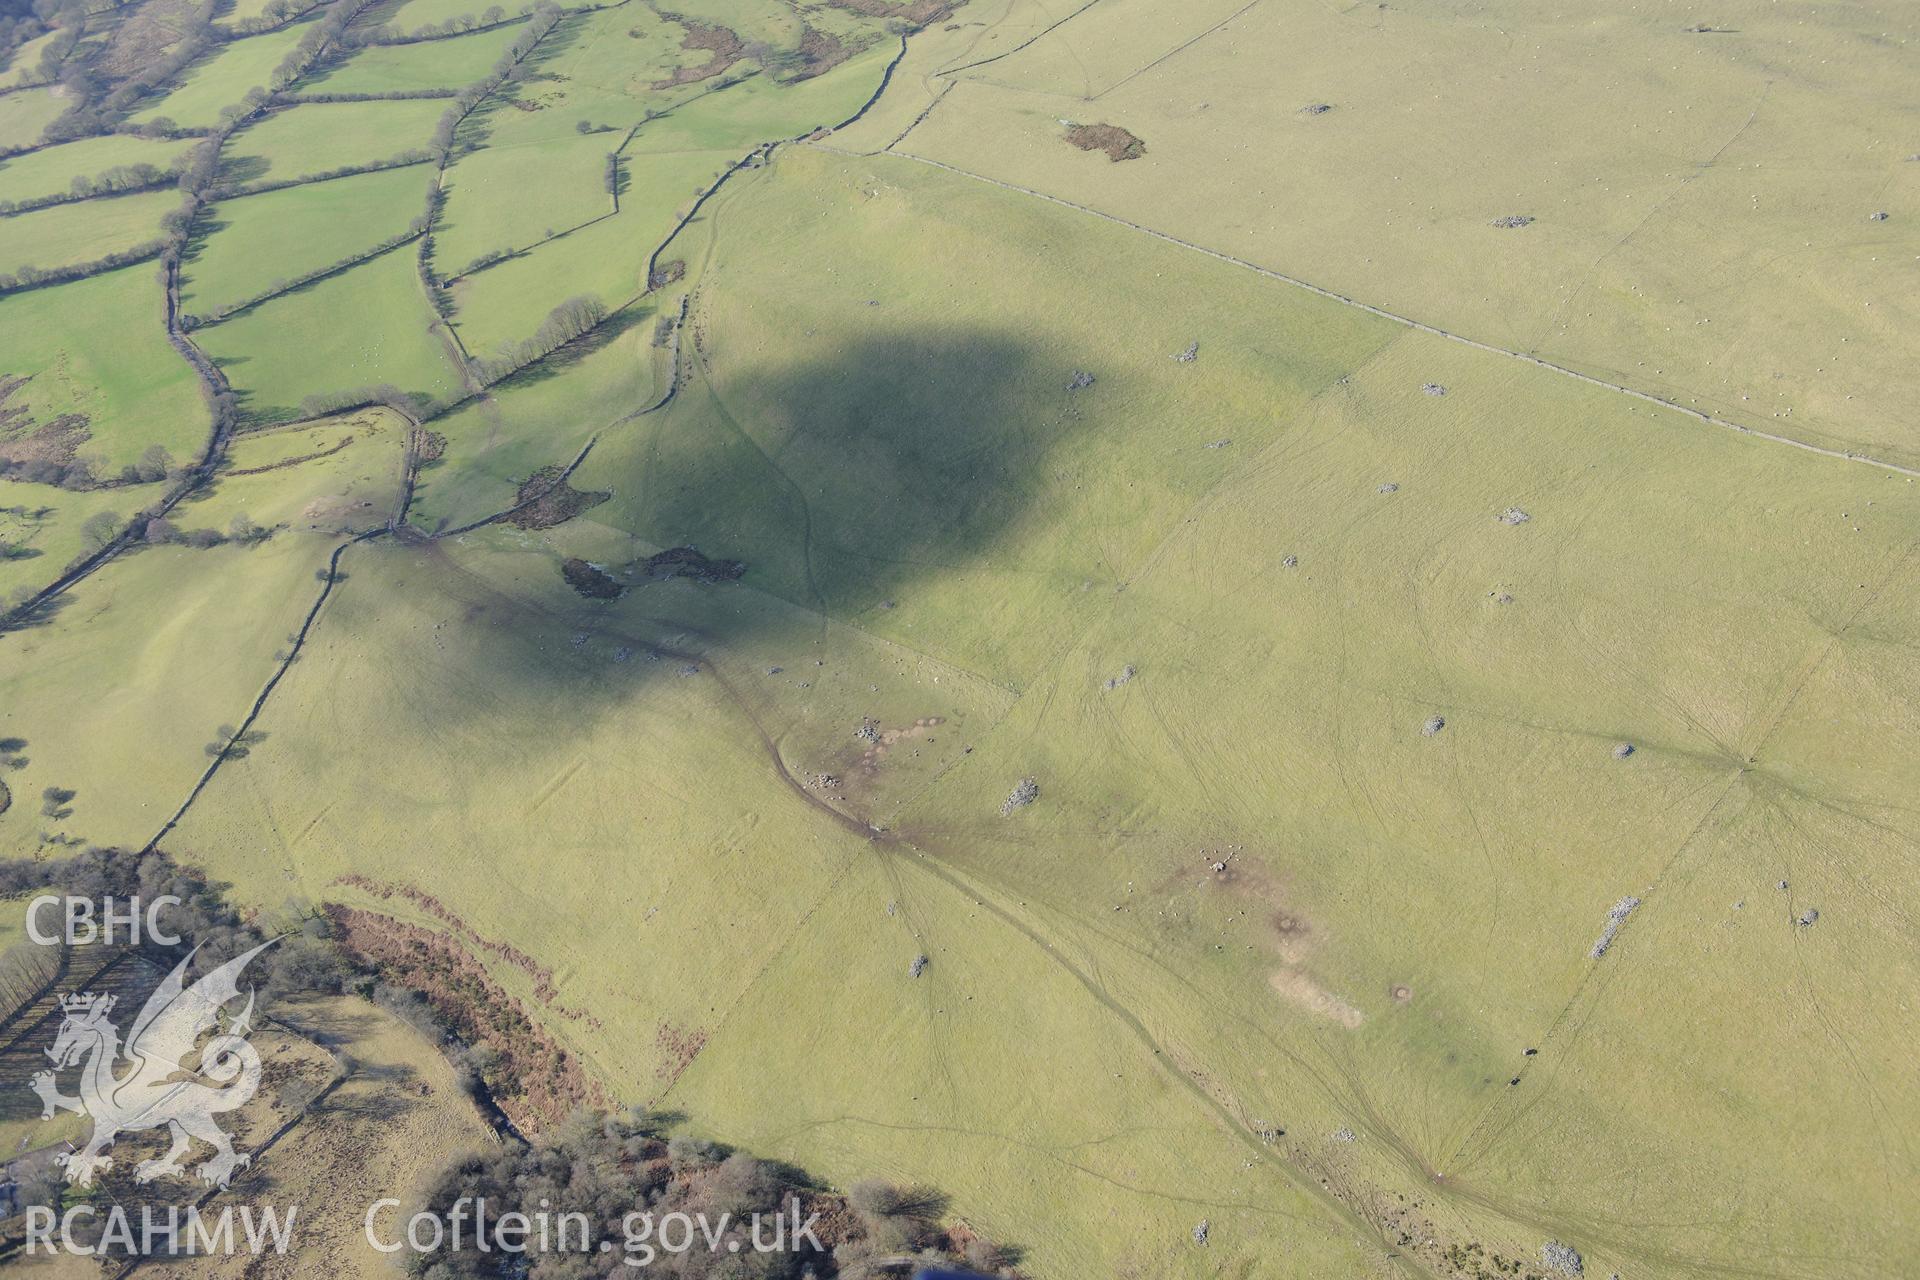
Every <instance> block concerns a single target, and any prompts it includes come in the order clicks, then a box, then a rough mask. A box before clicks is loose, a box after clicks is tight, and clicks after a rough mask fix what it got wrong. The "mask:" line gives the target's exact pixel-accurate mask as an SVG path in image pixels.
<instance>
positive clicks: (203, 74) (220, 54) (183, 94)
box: [131, 22, 307, 128]
mask: <svg viewBox="0 0 1920 1280" xmlns="http://www.w3.org/2000/svg"><path fill="white" fill-rule="evenodd" d="M306 29H307V24H306V23H305V22H297V23H294V24H293V25H292V26H289V27H282V28H280V29H278V30H275V31H267V32H262V33H261V34H259V35H254V36H243V37H240V38H239V39H236V40H231V41H228V42H227V43H226V44H225V45H223V46H222V47H221V48H220V49H219V50H218V51H217V52H215V53H214V55H213V56H212V57H210V58H207V59H205V60H203V61H201V62H199V63H197V64H195V65H194V66H193V67H192V68H191V69H189V70H188V71H187V72H186V74H185V75H184V76H183V77H182V79H181V82H180V85H179V86H178V87H177V88H175V89H174V90H173V91H172V92H171V93H169V94H167V95H166V96H165V97H162V98H160V99H158V100H155V101H153V102H150V103H149V104H148V105H147V106H146V107H144V108H142V109H141V110H139V111H137V112H135V113H134V114H133V116H132V117H131V119H132V120H133V121H134V123H136V124H139V123H143V122H145V121H149V120H161V119H166V120H171V121H173V122H174V123H175V124H178V125H185V126H188V127H190V128H209V127H211V126H213V125H216V124H218V123H219V122H220V112H221V110H222V109H223V108H225V107H229V106H232V105H233V104H234V103H237V102H239V101H240V100H241V99H242V98H244V97H246V96H247V92H248V91H249V90H251V89H256V88H264V87H265V86H266V83H267V77H268V76H270V75H271V74H273V69H274V68H275V67H277V66H279V65H280V62H281V60H282V59H284V58H285V57H286V56H287V55H288V54H289V53H291V52H293V47H294V46H295V45H297V44H299V43H300V37H301V36H303V35H305V34H306Z"/></svg>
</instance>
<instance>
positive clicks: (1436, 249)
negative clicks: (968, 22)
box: [863, 0, 1920, 464]
mask: <svg viewBox="0 0 1920 1280" xmlns="http://www.w3.org/2000/svg"><path fill="white" fill-rule="evenodd" d="M1163 9H1164V6H1161V5H1157V4H1154V3H1152V0H1126V2H1122V3H1106V4H1102V5H1100V6H1099V7H1097V8H1095V9H1091V10H1089V11H1088V12H1086V13H1085V14H1082V15H1080V16H1077V17H1075V18H1074V19H1073V20H1072V21H1071V22H1070V23H1068V24H1066V25H1065V26H1062V27H1060V28H1059V29H1058V30H1056V31H1055V32H1054V33H1053V34H1052V35H1048V36H1045V37H1043V38H1041V39H1039V40H1038V41H1036V42H1035V43H1034V44H1032V45H1031V46H1030V47H1029V48H1027V49H1025V50H1023V51H1021V52H1018V53H1012V54H1010V55H1009V56H1006V57H1003V58H1001V59H1000V60H998V61H994V62H991V63H989V64H987V65H984V66H979V67H975V68H972V69H967V70H955V71H954V72H953V76H952V80H951V82H952V83H953V84H954V87H953V90H952V92H951V93H949V94H947V95H946V96H945V97H944V98H943V99H942V101H941V104H940V106H939V107H938V108H937V109H935V110H934V111H933V112H932V114H931V115H930V116H928V118H927V119H926V120H925V122H924V123H922V124H921V125H920V126H919V127H917V128H916V129H915V130H914V131H913V133H912V134H911V135H910V136H909V137H908V138H907V139H905V140H904V141H903V142H901V143H900V144H899V149H900V150H903V151H907V152H911V153H913V154H918V155H924V156H927V157H930V158H933V159H936V160H941V161H945V162H947V163H950V164H953V165H956V166H958V167H960V168H963V169H966V170H969V171H972V172H977V173H980V174H983V175H986V176H989V177H992V178H996V179H1001V180H1004V181H1008V182H1012V183H1016V184H1018V185H1021V186H1026V187H1030V188H1034V189H1038V190H1042V191H1045V192H1047V193H1049V194H1052V195H1057V196H1061V197H1063V198H1066V199H1069V200H1074V201H1077V202H1080V203H1083V204H1088V205H1091V206H1093V207H1095V208H1097V209H1100V210H1102V211H1104V212H1107V213H1111V214H1114V215H1117V216H1120V217H1124V218H1127V219H1130V220H1132V221H1135V222H1139V223H1143V224H1145V225H1148V226H1152V227H1155V228H1157V229H1160V230H1166V231H1169V232H1172V233H1173V234H1177V235H1181V236H1183V237H1184V238H1186V239H1190V240H1195V241H1198V242H1201V243H1204V244H1205V245H1207V246H1208V247H1209V248H1213V249H1218V250H1221V251H1224V252H1227V253H1232V254H1236V255H1239V256H1241V257H1245V258H1248V259H1250V260H1252V261H1254V262H1257V263H1259V264H1260V265H1262V266H1266V267H1270V268H1273V269H1275V270H1279V271H1285V272H1289V273H1291V274H1294V275H1298V276H1302V277H1305V278H1307V279H1309V280H1311V281H1312V282H1313V283H1315V284H1318V285H1322V286H1324V287H1326V288H1329V289H1332V290H1334V291H1336V292H1339V293H1342V294H1345V295H1348V296H1351V297H1355V298H1360V299H1364V300H1365V301H1367V302H1370V303H1372V304H1374V305H1377V306H1381V307H1385V308H1387V309H1389V310H1392V311H1396V312H1399V313H1401V314H1404V315H1408V316H1411V317H1414V318H1416V319H1420V320H1424V321H1426V322H1428V323H1431V324H1434V325H1437V326H1439V327H1441V328H1446V329H1450V330H1453V331H1456V332H1459V333H1463V334H1465V335H1467V336H1470V337H1474V338H1477V339H1480V340H1482V341H1485V342H1488V343H1491V344H1493V345H1496V346H1500V347H1505V348H1510V349H1514V350H1522V351H1528V352H1535V353H1538V354H1539V355H1541V356H1543V357H1546V358H1548V359H1551V360H1554V361H1557V362H1560V363H1565V364H1570V365H1574V366H1576V367H1578V368H1580V369H1582V370H1584V371H1588V372H1591V373H1593V374H1595V375H1596V376H1599V377H1602V378H1604V379H1606V380H1608V381H1612V382H1618V383H1623V384H1626V385H1630V386H1634V387H1636V388H1640V389H1644V390H1647V391H1651V392H1654V393H1656V394H1660V395H1662V396H1666V397H1668V398H1671V399H1675V400H1678V401H1679V402H1681V403H1683V404H1685V405H1687V406H1689V407H1697V408H1699V409H1702V410H1705V411H1709V412H1712V413H1715V414H1719V415H1721V416H1723V417H1727V418H1730V419H1733V420H1735V421H1738V422H1741V423H1743V424H1746V425H1750V426H1754V427H1756V428H1758V429H1761V430H1766V431H1771V432H1776V433H1781V434H1786V435H1790V436H1793V437H1795V438H1798V439H1804V440H1808V441H1810V442H1813V443H1816V444H1820V445H1824V446H1828V447H1832V448H1836V449H1840V450H1843V451H1844V450H1846V449H1849V448H1853V449H1859V450H1863V451H1866V452H1871V453H1880V454H1885V455H1887V456H1889V457H1890V458H1892V459H1893V460H1896V461H1905V462H1907V463H1909V464H1911V463H1914V462H1915V461H1920V441H1917V440H1916V439H1915V437H1914V434H1913V432H1912V431H1911V429H1910V428H1909V427H1908V426H1907V425H1905V423H1904V422H1903V414H1902V410H1901V406H1903V405H1905V404H1909V403H1911V402H1912V400H1913V399H1914V396H1915V394H1916V393H1917V392H1920V382H1916V380H1915V379H1916V378H1920V373H1916V370H1915V365H1914V362H1913V361H1911V360H1910V359H1907V357H1906V353H1905V350H1904V342H1903V335H1905V334H1908V333H1910V332H1911V331H1912V328H1913V325H1914V324H1915V323H1916V322H1917V321H1920V311H1916V309H1915V305H1914V303H1913V299H1914V298H1915V297H1916V296H1920V290H1916V289H1914V288H1913V287H1912V285H1913V283H1914V272H1915V270H1916V264H1917V263H1920V238H1917V237H1920V232H1917V231H1916V230H1915V228H1916V227H1917V226H1920V167H1916V166H1915V165H1914V164H1912V163H1910V162H1909V160H1908V157H1909V156H1910V155H1912V154H1913V152H1914V147H1913V145H1912V143H1911V135H1912V127H1911V126H1912V121H1913V119H1914V118H1915V116H1914V112H1915V111H1916V109H1920V108H1917V106H1916V102H1915V99H1914V96H1913V94H1912V91H1911V90H1912V84H1913V78H1912V75H1911V73H1910V72H1911V69H1910V67H1908V66H1907V65H1906V63H1905V62H1904V60H1903V59H1904V55H1903V54H1902V53H1900V52H1899V50H1900V49H1901V48H1902V47H1903V43H1911V42H1912V41H1913V40H1914V39H1915V38H1920V27H1917V26H1916V15H1915V14H1914V13H1913V12H1911V11H1905V10H1903V11H1900V12H1899V13H1897V14H1896V13H1893V12H1892V11H1889V12H1888V13H1887V14H1886V15H1885V16H1884V17H1883V18H1879V19H1873V20H1871V22H1872V23H1877V25H1873V27H1872V34H1871V38H1864V37H1862V36H1859V35H1857V34H1856V33H1855V32H1854V30H1853V29H1852V24H1851V22H1849V21H1841V22H1838V23H1835V24H1833V25H1832V26H1822V25H1821V24H1819V23H1809V22H1807V21H1805V20H1804V16H1803V15H1802V14H1801V13H1800V11H1798V10H1794V11H1792V12H1791V13H1789V12H1788V11H1784V10H1781V9H1780V8H1778V7H1776V6H1772V5H1769V4H1759V3H1752V4H1740V5H1736V6H1734V7H1733V9H1732V10H1730V11H1728V12H1727V13H1723V14H1721V15H1718V16H1717V17H1716V18H1715V19H1714V23H1716V24H1718V25H1719V27H1722V28H1724V30H1718V31H1712V32H1708V33H1704V34H1703V33H1699V32H1694V31H1690V30H1688V29H1687V24H1686V23H1684V22H1682V21H1677V20H1675V18H1674V15H1673V13H1672V11H1671V9H1670V8H1669V7H1668V6H1666V5H1664V4H1656V3H1645V2H1639V0H1636V2H1635V3H1629V4H1621V5H1610V6H1608V7H1607V10H1606V11H1605V13H1604V14H1599V15H1596V14H1595V13H1594V12H1593V10H1592V8H1591V6H1587V5H1580V4H1574V3H1571V2H1557V3H1554V4H1550V5H1539V4H1532V3H1528V4H1520V3H1511V2H1506V0H1501V2H1499V3H1494V4H1491V5H1486V6H1480V7H1479V8H1478V9H1477V10H1476V13H1475V15H1474V17H1473V18H1472V19H1471V20H1463V19H1461V18H1460V17H1459V16H1457V15H1456V14H1454V13H1453V12H1452V11H1451V10H1441V9H1434V10H1431V11H1429V10H1425V9H1421V8H1418V7H1415V8H1411V9H1393V10H1389V11H1385V12H1379V13H1370V14H1368V15H1367V18H1366V20H1365V21H1361V20H1358V19H1357V18H1356V16H1354V15H1350V14H1346V13H1341V12H1338V11H1336V10H1334V9H1317V8H1316V9H1309V10H1303V11H1300V12H1297V13H1289V14H1288V15H1287V16H1286V17H1285V18H1284V20H1283V18H1282V16H1281V14H1280V13H1279V11H1276V10H1272V9H1269V8H1266V7H1264V6H1261V7H1255V8H1252V9H1246V10H1241V11H1240V12H1238V14H1237V16H1235V11H1236V10H1239V9H1240V7H1239V6H1237V5H1234V4H1232V3H1230V2H1229V0H1209V3H1206V4H1200V5H1194V6H1190V7H1183V8H1182V9H1181V10H1180V12H1179V13H1178V14H1175V15H1172V16H1171V18H1170V20H1169V21H1161V20H1160V19H1161V17H1162V10H1163ZM1863 21H1868V20H1865V19H1863ZM1210 23H1223V25H1218V26H1214V27H1212V29H1211V30H1210V31H1209V30H1208V28H1209V25H1210ZM1195 37H1198V38H1197V39H1196V38H1195ZM1510 42H1511V43H1510ZM969 60H970V59H966V58H960V59H956V60H955V61H954V62H951V63H949V64H947V65H948V66H951V67H956V68H958V67H960V66H962V65H963V64H964V62H966V61H969ZM1509 60H1511V61H1510V64H1509ZM1493 65H1510V67H1511V74H1502V75H1492V74H1486V75H1481V74H1465V75H1463V74H1460V70H1459V69H1460V68H1462V67H1487V66H1493ZM1199 83H1204V84H1205V85H1206V91H1205V92H1204V93H1203V94H1202V93H1199V92H1198V91H1190V88H1191V86H1193V85H1196V84H1199ZM1841 85H1844V86H1845V89H1844V91H1836V89H1837V87H1838V86H1841ZM1276 89H1277V93H1276ZM922 100H923V101H924V99H922ZM1315 104H1322V105H1326V106H1328V107H1330V108H1331V110H1329V111H1327V112H1325V113H1323V114H1319V115H1315V114H1312V113H1310V112H1308V111H1306V110H1305V108H1307V107H1310V106H1312V105H1315ZM909 119H910V117H909ZM1599 119H1605V120H1607V121H1608V124H1607V127H1605V128H1596V127H1594V121H1596V120H1599ZM1062 120H1074V121H1079V122H1083V123H1112V124H1116V125H1120V126H1123V127H1125V128H1128V129H1130V130H1131V131H1132V132H1133V133H1135V134H1136V135H1138V136H1139V137H1141V138H1143V139H1144V140H1145V142H1146V144H1147V152H1146V155H1145V156H1143V157H1142V158H1140V159H1138V160H1134V161H1129V162H1125V163H1120V164H1115V163H1112V162H1111V161H1109V160H1108V159H1107V158H1106V157H1105V156H1104V155H1100V154H1097V153H1096V154H1089V153H1082V152H1077V151H1075V150H1073V149H1072V148H1071V147H1069V146H1068V145H1067V143H1066V142H1065V141H1064V139H1063V133H1064V129H1063V128H1062V125H1061V121H1062ZM905 123H906V122H905V121H903V122H902V125H903V126H904V124H905ZM863 141H865V142H867V143H868V144H869V145H870V146H881V145H885V143H886V141H887V139H886V138H882V137H879V136H878V135H877V131H876V132H873V133H868V134H866V135H864V137H863ZM1541 156H1546V157H1551V161H1550V162H1547V163H1534V162H1533V160H1534V158H1536V157H1541ZM1523 158H1524V159H1523ZM1876 213H1886V214H1888V215H1889V216H1888V218H1887V220H1886V221H1884V222H1878V221H1873V220H1872V218H1873V215H1874V214H1876ZM1510 215H1520V216H1527V217H1533V218H1535V219H1536V221H1535V222H1534V223H1533V224H1532V225H1529V226H1525V227H1522V228H1519V229H1517V230H1505V229H1501V228H1498V227H1495V226H1493V225H1492V224H1493V222H1494V221H1495V220H1497V219H1500V218H1504V217H1507V216H1510ZM1843 338H1844V339H1846V341H1845V342H1842V341H1841V339H1843Z"/></svg>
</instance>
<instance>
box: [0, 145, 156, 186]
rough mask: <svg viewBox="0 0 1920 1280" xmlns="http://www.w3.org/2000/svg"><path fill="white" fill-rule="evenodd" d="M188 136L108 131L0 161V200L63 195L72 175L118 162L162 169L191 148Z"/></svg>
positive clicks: (85, 175) (104, 168)
mask: <svg viewBox="0 0 1920 1280" xmlns="http://www.w3.org/2000/svg"><path fill="white" fill-rule="evenodd" d="M192 146H193V143H192V140H191V139H180V140H178V141H169V140H167V139H149V138H135V137H129V136H126V135H124V134H111V135H108V136H107V137H104V138H82V139H80V140H79V141H78V142H69V143H67V144H65V145H64V146H58V147H49V148H47V149H46V150H44V151H34V152H30V153H28V154H27V155H23V156H15V157H14V158H13V159H11V160H0V200H32V199H36V198H39V197H41V196H50V195H64V194H66V193H67V192H68V191H71V190H72V188H73V180H74V179H75V178H92V177H97V176H98V175H100V174H102V173H105V172H106V171H107V170H108V169H112V168H115V167H117V166H120V165H134V164H150V165H153V166H154V167H156V168H159V169H165V168H167V167H169V166H170V165H173V164H175V163H176V162H178V161H179V160H181V159H183V158H184V157H185V155H186V153H187V152H188V151H189V150H191V149H192Z"/></svg>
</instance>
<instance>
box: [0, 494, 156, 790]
mask: <svg viewBox="0 0 1920 1280" xmlns="http://www.w3.org/2000/svg"><path fill="white" fill-rule="evenodd" d="M163 488H164V486H161V485H158V484H142V485H128V486H126V487H124V488H113V489H88V490H80V491H75V490H72V489H60V488H56V487H54V486H53V485H45V484H30V483H28V482H27V481H25V480H0V543H5V544H6V545H7V546H8V547H11V548H15V549H16V550H15V551H14V552H13V553H11V554H8V555H4V556H0V600H5V599H7V598H8V597H9V596H12V595H14V594H15V593H17V592H33V591H39V590H41V589H42V588H44V587H46V586H47V585H49V584H50V583H52V582H53V581H54V580H55V579H56V578H58V577H59V576H60V575H61V574H62V573H65V572H66V569H67V566H68V565H69V564H71V563H72V562H73V561H74V560H77V559H78V558H80V557H81V556H82V555H85V554H87V553H89V552H91V551H92V550H94V548H93V547H92V546H90V545H89V544H88V542H87V537H86V534H85V532H84V529H85V526H86V523H87V520H88V519H89V518H91V517H92V516H94V515H96V514H98V513H100V512H103V511H104V512H106V513H107V514H109V515H111V516H113V517H114V522H115V531H116V532H118V530H119V529H120V528H122V527H124V525H125V523H126V521H128V520H131V519H132V518H133V513H134V512H136V511H138V510H139V509H140V508H141V506H142V505H143V504H145V503H149V502H155V501H158V500H159V498H160V496H161V494H162V492H163ZM4 736H6V735H5V733H4V731H0V737H4ZM16 798H17V797H16Z"/></svg>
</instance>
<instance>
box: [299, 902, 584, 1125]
mask: <svg viewBox="0 0 1920 1280" xmlns="http://www.w3.org/2000/svg"><path fill="white" fill-rule="evenodd" d="M327 917H328V918H329V919H330V920H331V921H332V922H333V924H334V927H335V928H336V929H337V930H338V933H337V935H336V936H337V937H338V939H339V942H340V945H341V946H342V947H343V948H344V949H345V950H346V951H347V952H348V954H350V955H352V956H354V957H355V958H356V959H358V960H360V961H361V962H362V963H365V964H367V965H370V966H371V967H372V968H373V969H374V970H375V971H376V972H377V973H379V975H380V976H381V978H382V979H384V980H385V981H387V982H389V983H392V984H393V985H395V986H399V987H405V988H406V989H408V990H410V991H416V992H418V993H419V994H420V996H421V998H422V999H424V1000H425V1001H426V1002H427V1003H428V1004H429V1005H431V1006H432V1007H433V1009H434V1012H436V1013H438V1014H439V1015H440V1017H441V1018H442V1019H444V1020H445V1021H446V1023H447V1025H448V1026H449V1027H450V1028H451V1029H452V1030H453V1032H454V1034H455V1035H457V1036H459V1037H460V1039H461V1040H462V1041H464V1042H465V1043H467V1044H470V1045H475V1046H485V1047H486V1048H488V1049H491V1050H492V1051H493V1052H494V1054H496V1055H497V1058H496V1063H495V1065H494V1067H493V1068H492V1069H491V1070H490V1071H489V1072H488V1079H487V1084H488V1086H489V1088H490V1089H491V1090H492V1092H493V1095H494V1099H495V1101H497V1102H498V1103H499V1104H500V1109H501V1110H502V1111H504V1112H506V1113H507V1116H508V1118H509V1119H511V1120H512V1121H513V1122H514V1124H515V1125H516V1126H518V1127H519V1128H520V1130H521V1131H522V1132H524V1133H534V1132H538V1131H539V1130H541V1129H544V1128H546V1127H548V1126H551V1125H554V1124H557V1123H559V1122H560V1121H561V1120H564V1119H565V1118H566V1117H567V1116H568V1115H570V1114H571V1113H572V1112H573V1111H574V1110H575V1109H576V1108H578V1107H581V1106H593V1105H604V1104H605V1102H606V1097H605V1094H604V1092H603V1091H602V1090H601V1088H600V1086H599V1085H598V1084H596V1083H595V1082H594V1081H592V1080H591V1079H589V1078H588V1076H587V1074H586V1071H585V1070H584V1069H583V1068H582V1067H581V1065H580V1060H579V1059H578V1058H575V1057H574V1056H573V1055H572V1054H570V1053H568V1052H567V1050H566V1049H564V1048H562V1047H561V1046H560V1045H559V1044H558V1043H556V1042H555V1041H554V1039H553V1037H552V1036H550V1035H549V1034H548V1033H547V1032H546V1030H545V1028H543V1027H541V1026H540V1024H539V1023H537V1022H535V1021H534V1020H533V1018H531V1017H530V1016H528V1014H527V1011H526V1009H525V1008H523V1007H522V1006H521V1004H520V1002H519V1001H518V1000H516V999H514V998H513V997H512V996H511V995H509V994H507V992H506V991H505V990H504V989H502V988H501V986H500V984H499V983H497V982H495V981H494V980H493V979H492V977H490V976H489V975H488V973H487V971H486V968H485V967H484V966H483V965H481V963H480V962H479V961H478V960H476V959H474V958H473V957H472V956H471V955H469V954H468V953H467V952H466V950H465V949H463V948H462V947H461V946H460V944H459V942H458V941H456V940H455V939H454V938H453V937H451V936H449V935H448V934H444V933H435V932H434V931H433V930H431V929H423V928H420V927H419V926H418V925H411V924H406V923H404V922H402V921H399V920H395V919H393V918H391V917H389V916H383V915H379V914H377V913H375V912H372V911H361V910H357V909H355V908H351V907H342V906H330V907H328V908H327Z"/></svg>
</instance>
